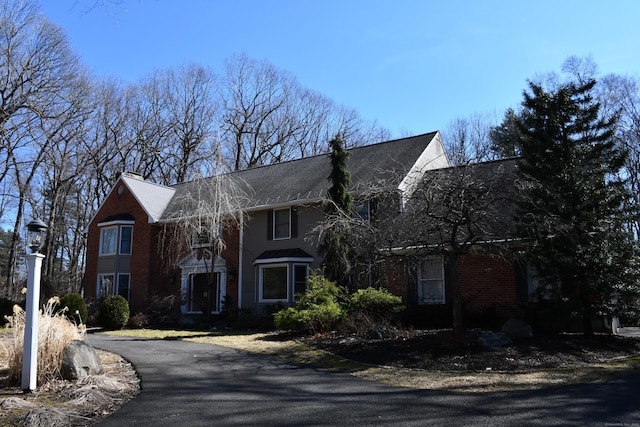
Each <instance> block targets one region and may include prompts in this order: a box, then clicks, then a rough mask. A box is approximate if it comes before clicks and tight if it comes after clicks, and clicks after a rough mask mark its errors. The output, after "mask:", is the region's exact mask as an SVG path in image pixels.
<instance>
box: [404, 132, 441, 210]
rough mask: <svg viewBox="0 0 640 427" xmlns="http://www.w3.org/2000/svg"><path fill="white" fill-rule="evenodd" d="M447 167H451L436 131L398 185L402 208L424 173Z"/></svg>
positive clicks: (438, 133)
mask: <svg viewBox="0 0 640 427" xmlns="http://www.w3.org/2000/svg"><path fill="white" fill-rule="evenodd" d="M449 166H451V162H450V161H449V156H447V151H446V150H445V149H444V144H443V143H442V137H441V136H440V131H438V132H436V134H435V136H434V137H433V139H432V140H431V142H430V143H429V145H427V148H425V150H424V151H423V152H422V154H421V155H420V157H418V160H416V162H415V163H414V164H413V166H412V167H411V169H410V170H409V172H408V173H407V175H405V177H404V178H403V179H402V181H401V182H400V184H399V185H398V190H399V191H400V195H401V199H402V201H401V203H402V206H404V201H405V200H407V199H408V198H410V197H411V195H412V194H413V192H414V191H415V189H416V187H417V185H418V184H419V183H420V181H421V180H422V177H423V176H424V174H425V172H427V171H429V170H434V169H442V168H446V167H449Z"/></svg>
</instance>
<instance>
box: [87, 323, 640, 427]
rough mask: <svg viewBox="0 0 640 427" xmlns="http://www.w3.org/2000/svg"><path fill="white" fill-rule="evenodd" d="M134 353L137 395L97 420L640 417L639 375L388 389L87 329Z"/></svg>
mask: <svg viewBox="0 0 640 427" xmlns="http://www.w3.org/2000/svg"><path fill="white" fill-rule="evenodd" d="M88 340H89V342H90V343H91V344H92V345H94V346H95V347H97V348H102V349H105V350H108V351H112V352H115V353H119V354H121V355H123V356H124V357H125V358H127V359H128V360H130V361H131V362H132V363H133V364H134V366H135V368H136V370H137V371H138V373H139V375H140V377H141V378H142V390H141V392H140V394H139V395H138V397H136V398H135V399H134V400H132V401H131V402H129V403H128V404H127V405H125V407H123V408H122V409H121V410H120V411H118V412H116V413H115V414H113V415H112V416H111V417H109V418H108V419H106V420H105V421H103V422H102V423H101V424H100V425H103V426H118V427H120V426H153V427H161V426H172V427H175V426H178V425H184V426H187V425H188V426H227V425H234V426H249V425H251V426H254V425H280V426H300V425H305V426H320V425H323V426H324V425H356V426H361V425H397V426H424V425H452V426H456V425H474V426H493V427H495V426H501V425H510V426H511V425H539V426H548V425H563V426H573V425H575V426H578V425H580V426H583V425H633V424H638V425H640V405H638V392H639V391H640V376H634V377H630V378H627V379H624V380H619V381H614V382H608V383H601V384H592V385H585V386H570V387H562V388H558V389H549V390H543V391H523V392H511V393H482V394H457V393H447V392H435V391H425V390H412V389H405V388H400V387H392V386H388V385H384V384H379V383H375V382H369V381H364V380H360V379H358V378H355V377H352V376H350V375H347V374H340V373H334V372H330V371H327V370H323V369H318V368H314V367H311V366H305V365H297V364H294V363H289V362H286V361H284V360H281V359H278V358H275V357H270V356H264V355H256V354H250V353H246V352H243V351H239V350H233V349H229V348H223V347H217V346H212V345H206V344H197V343H190V342H185V341H177V340H149V339H141V338H127V337H111V336H108V335H101V334H96V335H94V334H90V335H89V336H88Z"/></svg>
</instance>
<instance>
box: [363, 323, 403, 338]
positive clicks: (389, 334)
mask: <svg viewBox="0 0 640 427" xmlns="http://www.w3.org/2000/svg"><path fill="white" fill-rule="evenodd" d="M396 335H398V330H397V329H396V328H394V327H393V326H387V325H378V326H376V327H375V328H373V329H372V330H370V331H369V338H371V339H374V340H381V339H385V338H395V337H396Z"/></svg>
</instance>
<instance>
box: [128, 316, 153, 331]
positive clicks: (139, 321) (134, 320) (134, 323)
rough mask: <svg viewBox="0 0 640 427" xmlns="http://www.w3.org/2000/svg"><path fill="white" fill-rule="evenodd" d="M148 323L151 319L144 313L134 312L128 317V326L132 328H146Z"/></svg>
mask: <svg viewBox="0 0 640 427" xmlns="http://www.w3.org/2000/svg"><path fill="white" fill-rule="evenodd" d="M150 323H151V319H150V318H149V315H148V314H145V313H136V314H134V315H133V316H131V317H130V318H129V327H131V328H134V329H142V328H146V327H147V326H149V324H150Z"/></svg>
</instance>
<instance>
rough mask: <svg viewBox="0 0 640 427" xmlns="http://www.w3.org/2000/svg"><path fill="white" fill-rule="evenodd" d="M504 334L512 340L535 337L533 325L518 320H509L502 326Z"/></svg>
mask: <svg viewBox="0 0 640 427" xmlns="http://www.w3.org/2000/svg"><path fill="white" fill-rule="evenodd" d="M502 332H504V333H505V334H507V335H509V337H511V338H529V337H532V336H533V330H532V329H531V325H529V324H528V323H527V322H524V321H522V320H518V319H509V320H507V322H506V323H505V324H504V325H503V326H502Z"/></svg>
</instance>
